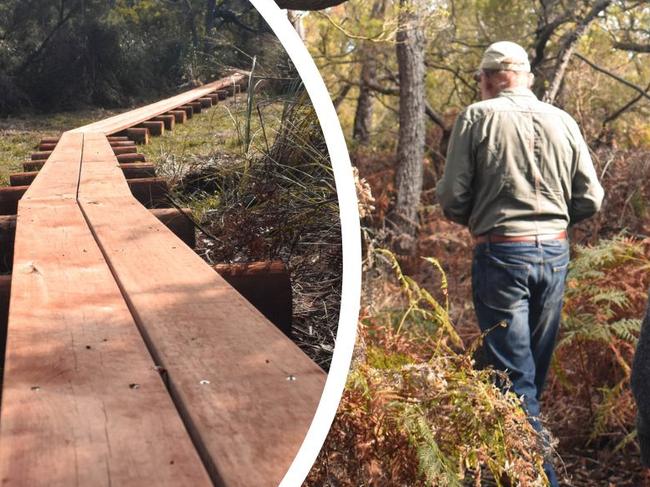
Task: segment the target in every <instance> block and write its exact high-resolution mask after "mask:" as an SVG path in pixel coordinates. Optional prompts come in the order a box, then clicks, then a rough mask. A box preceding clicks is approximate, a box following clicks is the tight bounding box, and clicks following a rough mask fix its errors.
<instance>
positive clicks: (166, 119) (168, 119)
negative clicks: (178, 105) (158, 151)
mask: <svg viewBox="0 0 650 487" xmlns="http://www.w3.org/2000/svg"><path fill="white" fill-rule="evenodd" d="M151 120H153V121H154V122H163V123H164V124H165V130H174V123H175V121H176V117H174V115H158V116H157V117H153V118H152V119H151Z"/></svg>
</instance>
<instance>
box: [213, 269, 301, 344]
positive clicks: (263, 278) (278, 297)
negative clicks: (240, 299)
mask: <svg viewBox="0 0 650 487" xmlns="http://www.w3.org/2000/svg"><path fill="white" fill-rule="evenodd" d="M214 269H215V270H216V271H217V272H218V273H219V275H220V276H221V277H223V278H224V279H225V280H226V281H227V282H228V284H230V285H231V286H232V287H234V288H235V289H236V290H237V292H238V293H239V294H241V295H242V296H244V297H245V298H246V299H247V300H248V301H249V302H250V303H251V304H252V305H253V306H255V308H257V310H258V311H260V313H262V314H263V315H264V316H266V317H267V318H268V320H269V321H270V322H271V323H273V324H274V325H275V326H277V327H278V328H279V329H280V330H281V331H282V333H284V334H285V335H287V336H288V337H291V315H292V309H293V307H292V298H291V279H290V276H289V271H288V270H287V268H286V266H285V265H284V263H283V262H282V261H266V262H252V263H248V264H217V265H215V266H214Z"/></svg>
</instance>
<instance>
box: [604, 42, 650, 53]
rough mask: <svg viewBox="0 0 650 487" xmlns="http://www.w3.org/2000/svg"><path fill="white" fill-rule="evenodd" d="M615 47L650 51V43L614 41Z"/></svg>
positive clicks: (624, 49)
mask: <svg viewBox="0 0 650 487" xmlns="http://www.w3.org/2000/svg"><path fill="white" fill-rule="evenodd" d="M613 46H614V49H622V50H623V51H634V52H650V44H637V43H636V42H614V44H613Z"/></svg>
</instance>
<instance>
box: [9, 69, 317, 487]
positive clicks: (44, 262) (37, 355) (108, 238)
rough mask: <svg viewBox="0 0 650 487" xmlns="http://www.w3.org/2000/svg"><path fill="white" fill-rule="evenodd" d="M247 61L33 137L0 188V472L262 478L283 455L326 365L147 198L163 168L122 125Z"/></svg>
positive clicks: (129, 481)
mask: <svg viewBox="0 0 650 487" xmlns="http://www.w3.org/2000/svg"><path fill="white" fill-rule="evenodd" d="M245 79H246V78H245V77H244V76H243V75H233V76H231V77H229V78H226V79H223V80H219V81H216V82H214V83H210V84H208V85H205V86H202V87H200V88H196V89H194V90H191V91H189V92H186V93H183V94H181V95H178V96H175V97H172V98H169V99H167V100H163V101H160V102H158V103H154V104H152V105H148V106H146V107H142V108H139V109H136V110H133V111H130V112H128V113H124V114H121V115H118V116H116V117H111V118H108V119H106V120H103V121H100V122H97V123H93V124H90V125H86V126H84V127H80V128H78V129H75V130H72V131H69V132H66V133H64V134H63V135H62V136H61V138H60V139H59V140H44V141H43V142H42V143H41V147H40V149H41V152H39V153H36V154H37V155H36V156H34V155H33V156H32V159H33V161H32V162H36V163H38V162H39V161H40V162H43V161H44V164H40V165H39V164H33V165H31V166H30V165H26V168H25V170H26V172H25V173H21V174H20V175H15V179H12V182H15V183H17V184H18V185H17V186H14V187H12V188H7V190H6V191H4V192H2V193H0V213H3V214H5V215H11V213H13V211H15V210H17V216H16V217H15V219H13V220H11V219H12V218H14V217H12V216H5V217H2V218H5V219H9V220H7V222H8V223H4V224H5V225H11V224H12V223H11V222H12V221H13V222H14V223H13V225H14V227H13V228H14V231H15V243H14V249H13V270H12V276H11V281H10V283H6V279H5V284H6V285H5V286H2V285H0V288H2V289H7V285H9V284H10V286H11V294H10V306H9V312H8V328H7V346H6V356H5V364H4V381H3V389H2V405H1V410H0V479H1V481H0V482H1V483H2V485H8V486H42V485H48V486H70V485H83V486H104V485H106V486H110V485H113V486H116V485H120V486H123V485H127V486H144V485H156V486H185V485H187V486H202V485H218V486H226V487H231V486H232V487H234V486H247V487H248V486H260V487H264V486H274V485H277V484H278V483H279V482H280V480H281V479H282V476H283V475H284V473H285V472H286V470H287V469H288V467H289V465H290V463H291V461H292V459H293V457H294V456H295V454H296V453H297V451H298V448H299V447H300V445H301V443H302V440H303V438H304V436H305V434H306V432H307V429H308V427H309V425H310V423H311V419H312V417H313V415H314V413H315V410H316V406H317V404H318V402H319V400H320V395H321V393H322V390H323V386H324V380H325V375H324V373H323V371H322V370H321V369H320V368H319V367H318V366H316V365H315V364H314V363H313V362H312V361H311V360H310V359H309V358H308V357H307V356H306V355H304V354H303V353H302V351H300V349H299V348H298V347H297V346H296V345H295V344H294V343H293V342H291V341H290V340H289V339H287V337H286V336H285V335H284V334H283V333H282V332H281V331H280V330H278V329H277V328H276V327H275V326H274V325H273V324H271V323H270V322H269V321H268V320H267V319H266V318H265V317H264V316H263V315H262V314H261V313H260V312H259V311H257V310H256V309H255V308H254V307H253V306H252V305H251V304H250V303H249V302H248V301H247V300H246V299H244V298H243V297H242V296H241V295H240V294H238V293H237V292H236V291H235V290H234V289H233V288H232V287H231V286H230V285H229V284H228V283H227V282H226V281H225V280H224V279H223V278H222V277H220V275H219V274H218V273H217V272H215V270H214V269H212V268H211V267H210V266H208V265H207V264H206V263H205V262H204V261H203V260H202V259H201V258H199V257H198V256H197V255H196V254H195V252H194V251H193V250H192V249H191V248H190V247H188V246H187V245H186V244H185V243H184V242H183V240H181V239H180V238H179V237H178V236H177V235H176V234H175V233H174V232H173V231H172V230H170V228H169V227H168V225H169V222H167V223H168V225H166V224H165V223H164V220H165V218H168V216H169V215H167V217H163V216H162V215H163V213H165V212H167V213H169V212H170V211H171V212H174V211H175V210H164V209H163V210H155V211H152V210H151V209H147V208H146V207H145V206H144V205H146V206H149V207H155V206H160V202H161V201H162V198H161V194H164V182H162V181H159V180H156V178H152V176H153V175H154V173H153V172H152V171H153V169H152V167H151V166H150V165H148V164H147V163H146V162H144V161H143V160H142V159H143V158H141V157H136V156H139V154H137V150H135V147H134V144H133V143H132V140H133V139H137V140H139V141H140V142H146V140H147V138H148V137H149V136H150V135H151V134H152V133H158V134H159V133H162V132H163V131H164V130H169V129H172V128H173V126H174V124H175V123H182V122H184V121H185V120H186V119H187V117H188V115H189V116H191V115H192V114H193V113H195V111H196V110H199V109H206V108H208V107H209V106H211V105H212V104H214V103H217V102H218V100H219V99H222V98H223V97H224V96H225V93H224V91H223V90H228V91H229V92H232V91H233V90H234V89H235V87H239V86H242V85H243V82H244V81H245ZM116 134H119V136H118V137H110V136H115V135H116ZM127 138H128V139H127ZM40 154H44V155H40ZM126 156H129V157H126ZM131 164H133V165H134V166H133V167H132V168H129V167H128V166H129V165H131ZM137 164H140V166H139V167H138V166H135V165H137ZM41 166H42V168H41V169H40V171H38V173H36V172H34V170H35V169H37V168H38V167H41ZM139 171H140V172H139ZM129 174H130V175H131V177H130V178H129V179H128V180H127V177H129ZM134 175H135V176H138V175H139V176H140V177H133V176H134ZM20 184H23V185H22V186H21V185H20ZM17 188H18V189H17ZM21 195H22V198H20V200H19V201H18V197H20V196H21ZM136 198H137V199H136ZM16 201H18V203H17V207H16ZM12 210H13V211H12ZM156 211H157V212H158V213H156ZM161 220H162V221H161ZM2 224H3V223H2V222H0V227H1V225H2ZM187 238H190V237H187ZM187 238H186V239H185V240H187ZM0 241H1V239H0ZM0 284H2V283H0ZM2 289H0V294H2V292H4V291H3V290H2ZM0 308H2V306H0ZM2 312H3V310H2V309H0V315H1V314H2ZM5 312H6V311H5Z"/></svg>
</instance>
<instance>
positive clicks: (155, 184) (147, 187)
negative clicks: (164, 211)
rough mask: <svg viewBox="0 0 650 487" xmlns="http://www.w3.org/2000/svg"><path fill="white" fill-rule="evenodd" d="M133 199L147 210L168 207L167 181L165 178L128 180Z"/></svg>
mask: <svg viewBox="0 0 650 487" xmlns="http://www.w3.org/2000/svg"><path fill="white" fill-rule="evenodd" d="M127 182H128V183H129V188H130V189H131V193H132V194H133V197H134V198H135V199H137V200H138V201H139V202H140V203H142V204H143V205H144V206H145V207H147V208H154V207H158V208H160V207H164V206H169V205H168V204H167V193H168V192H169V188H168V187H167V180H166V179H165V178H137V179H128V180H127Z"/></svg>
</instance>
